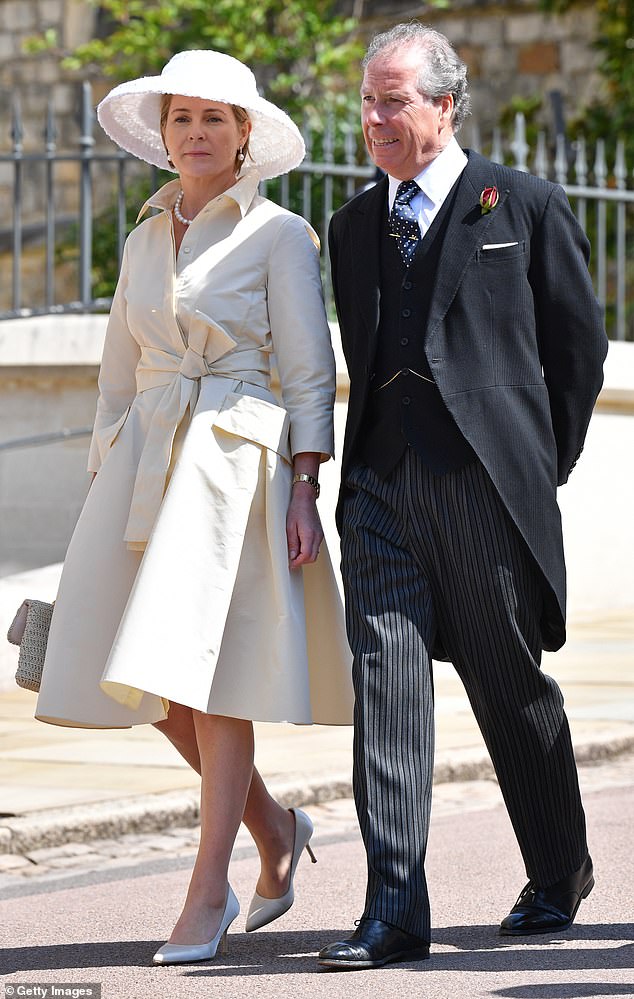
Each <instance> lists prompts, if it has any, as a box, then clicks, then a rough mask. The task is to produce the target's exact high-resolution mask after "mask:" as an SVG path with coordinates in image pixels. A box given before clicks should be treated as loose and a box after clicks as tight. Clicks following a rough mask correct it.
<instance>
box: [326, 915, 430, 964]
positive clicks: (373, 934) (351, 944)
mask: <svg viewBox="0 0 634 999" xmlns="http://www.w3.org/2000/svg"><path fill="white" fill-rule="evenodd" d="M428 957H429V944H428V943H427V942H426V941H425V940H421V938H420V937H415V936H412V934H411V933H405V931H404V930H399V929H398V928H397V927H396V926H390V925H389V924H388V923H384V922H382V921H381V920H380V919H368V918H366V917H364V918H363V919H360V920H359V925H358V926H357V928H356V930H355V931H354V933H353V934H352V936H351V937H350V938H349V939H348V940H341V941H340V942H339V943H332V944H328V946H327V947H324V949H323V950H321V951H320V952H319V957H318V958H317V961H318V964H320V965H321V966H322V967H324V968H339V969H341V970H342V971H344V970H346V969H350V970H354V969H355V968H380V967H382V965H384V964H389V963H390V961H425V960H426V959H427V958H428Z"/></svg>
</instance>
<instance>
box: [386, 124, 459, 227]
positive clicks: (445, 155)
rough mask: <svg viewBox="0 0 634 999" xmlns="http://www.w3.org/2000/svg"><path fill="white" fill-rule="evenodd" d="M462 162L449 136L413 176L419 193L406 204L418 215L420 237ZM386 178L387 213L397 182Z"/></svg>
mask: <svg viewBox="0 0 634 999" xmlns="http://www.w3.org/2000/svg"><path fill="white" fill-rule="evenodd" d="M466 165H467V157H466V156H465V154H464V153H463V151H462V149H461V148H460V146H459V145H458V143H457V141H456V139H455V138H453V137H452V138H451V139H450V140H449V142H448V144H447V145H446V146H445V148H444V149H443V150H442V152H441V153H439V154H438V156H437V157H436V159H435V160H433V161H432V162H431V163H430V164H429V166H426V167H425V169H424V170H421V172H420V173H419V174H418V176H417V177H414V178H413V179H414V180H415V181H416V183H417V184H418V186H419V187H420V194H415V195H414V197H413V198H412V200H411V201H410V205H411V207H412V211H414V213H415V214H416V215H417V216H418V224H419V226H420V232H421V236H424V235H425V233H426V232H427V230H428V229H429V227H430V225H431V224H432V222H433V221H434V218H435V217H436V215H437V214H438V212H439V211H440V208H441V206H442V203H443V201H444V200H445V198H446V197H447V195H448V194H449V192H450V190H451V188H452V187H453V186H454V184H455V183H456V181H457V180H458V177H459V176H460V174H461V173H462V171H463V170H464V168H465V167H466ZM388 180H389V189H388V211H390V212H391V211H392V207H393V205H394V199H395V198H396V192H397V190H398V186H399V184H400V183H401V181H400V180H397V179H396V178H395V177H389V176H388Z"/></svg>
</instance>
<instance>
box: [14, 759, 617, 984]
mask: <svg viewBox="0 0 634 999" xmlns="http://www.w3.org/2000/svg"><path fill="white" fill-rule="evenodd" d="M581 778H582V786H583V789H584V797H585V801H586V809H587V813H588V822H589V830H590V840H591V844H592V852H593V856H594V861H595V870H596V875H597V886H596V888H595V891H594V892H593V893H592V895H591V896H590V898H589V899H588V900H587V902H585V903H584V904H583V906H582V908H581V910H580V914H579V918H578V920H577V923H576V924H575V927H574V928H573V930H572V931H569V932H567V933H564V934H559V935H556V934H555V935H553V936H552V937H533V938H528V939H526V940H519V941H518V940H509V939H508V938H506V939H504V938H500V937H498V935H497V932H496V927H497V923H498V921H499V919H500V918H501V917H502V916H503V915H504V914H505V913H506V911H507V910H508V908H509V907H510V905H511V904H512V903H513V901H514V896H515V895H516V894H517V892H518V891H519V889H520V888H521V887H522V884H523V881H524V875H523V871H522V867H521V862H520V859H519V856H518V854H517V849H516V847H515V844H514V840H513V836H512V832H511V830H510V827H509V823H508V819H507V818H506V813H505V811H504V808H503V806H502V805H501V802H500V796H499V791H498V789H497V786H496V785H495V783H494V782H490V781H470V782H468V783H453V784H446V785H439V786H438V787H437V788H436V792H435V803H434V819H433V828H432V836H431V840H430V846H429V859H428V872H429V880H430V887H431V892H432V898H433V902H434V927H435V930H434V940H433V957H432V960H430V961H428V962H423V963H420V964H410V965H407V964H404V965H397V966H392V967H388V968H385V969H381V970H375V971H366V972H350V973H347V974H341V973H334V972H328V971H324V970H320V969H318V968H317V967H316V965H315V961H314V953H315V951H316V950H317V949H318V948H319V947H320V946H322V945H323V944H324V943H326V942H328V941H329V940H332V939H333V938H337V937H338V936H340V935H341V934H342V933H345V934H347V933H348V931H349V930H350V929H351V927H352V925H353V923H354V920H355V919H356V918H357V917H358V916H359V914H360V912H361V907H362V891H363V880H364V876H363V868H364V859H363V850H362V848H361V845H360V841H359V836H358V832H357V827H356V820H355V816H354V809H353V806H352V803H351V802H350V801H349V800H345V799H344V800H339V801H335V802H331V803H328V804H324V805H320V806H317V807H315V808H314V809H312V810H311V814H313V817H314V819H315V824H316V826H317V829H318V833H317V835H316V837H315V848H316V852H317V855H318V865H317V867H313V866H312V865H310V864H308V863H302V864H300V867H299V869H298V875H297V880H296V887H297V901H296V904H295V906H294V907H293V909H292V910H291V911H290V912H289V913H288V914H287V915H286V916H285V917H283V919H281V920H279V921H278V922H277V923H276V924H273V926H272V927H271V928H270V929H265V930H262V931H260V932H258V933H255V934H248V935H247V934H245V933H244V911H243V914H242V915H241V916H240V917H239V918H238V920H237V921H236V923H235V924H234V927H235V929H234V932H233V933H232V934H231V935H230V938H229V939H230V948H229V955H228V956H227V957H226V958H219V959H217V960H216V961H214V962H210V963H205V964H202V965H189V966H183V967H176V968H153V967H152V966H150V965H149V959H150V957H151V954H152V953H153V950H154V949H155V947H156V945H157V944H159V943H161V942H162V941H163V940H164V939H165V935H166V933H167V932H169V929H170V926H171V924H172V922H173V921H174V918H175V916H176V914H177V912H178V909H179V905H180V903H181V900H182V897H183V892H184V890H185V887H186V884H187V878H188V872H189V869H190V866H191V862H192V856H193V850H194V849H195V838H196V833H195V830H190V829H183V830H172V831H171V833H170V834H163V835H152V836H134V835H128V836H124V837H121V839H120V840H117V841H97V842H94V843H91V844H85V843H78V844H66V845H65V846H64V847H60V848H57V850H53V851H48V852H46V851H39V855H37V856H30V857H25V858H13V860H14V865H13V866H12V867H10V866H8V865H7V866H5V868H4V870H3V872H2V874H1V875H0V942H1V943H2V947H3V950H2V952H1V953H0V968H1V970H2V971H3V972H4V973H5V974H6V975H7V978H6V979H5V981H4V985H5V987H6V986H7V985H10V984H13V985H14V986H15V984H16V983H18V982H25V983H27V982H28V983H30V984H31V985H40V986H41V985H42V984H43V983H49V982H52V983H56V984H62V983H68V982H72V983H80V982H100V983H102V996H103V999H127V997H142V996H152V997H155V996H156V997H158V999H163V997H165V999H167V997H170V999H171V997H176V999H180V997H190V996H191V997H192V999H197V997H199V996H200V997H202V996H205V997H212V999H213V997H216V996H218V997H220V996H231V997H240V999H242V997H248V996H250V995H251V994H253V995H257V996H258V997H259V999H269V997H270V999H273V997H278V996H280V997H287V996H288V997H293V999H296V997H297V996H300V995H302V996H310V997H313V996H314V997H322V996H323V997H324V999H325V997H328V999H339V997H342V999H343V997H345V999H351V997H352V999H355V997H357V996H359V997H361V996H363V997H365V996H366V995H369V996H377V997H380V999H383V997H385V999H392V997H397V996H398V997H399V999H402V996H403V994H404V993H406V994H412V995H416V996H423V997H425V999H427V997H428V999H463V997H474V999H475V997H499V999H592V997H595V996H596V997H599V996H620V997H630V999H631V997H634V912H633V907H634V891H633V887H634V885H633V878H632V862H631V841H632V833H631V830H632V828H633V827H634V758H632V757H629V758H628V757H623V758H619V759H618V760H615V761H612V762H610V763H606V764H601V765H595V766H590V767H584V768H582V770H581ZM256 872H257V861H256V858H255V855H254V851H253V849H252V847H251V846H250V844H249V841H248V838H247V836H246V834H245V835H241V837H240V839H239V842H238V843H237V845H236V851H235V855H234V861H233V864H232V875H231V876H232V883H233V886H234V889H235V890H236V893H237V894H238V897H239V898H240V899H241V900H242V904H243V910H246V908H247V906H248V900H249V897H250V893H251V891H252V890H253V885H254V882H255V878H256ZM15 995H17V993H15Z"/></svg>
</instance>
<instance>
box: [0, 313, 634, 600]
mask: <svg viewBox="0 0 634 999" xmlns="http://www.w3.org/2000/svg"><path fill="white" fill-rule="evenodd" d="M104 331H105V317H103V316H66V317H64V318H59V319H58V318H55V317H53V316H45V317H42V318H40V319H29V320H26V319H25V320H22V319H12V320H8V321H5V322H3V323H0V427H2V431H1V432H0V441H3V440H6V439H7V438H9V437H17V436H26V435H28V434H36V433H42V432H45V431H50V430H57V429H60V428H61V427H64V426H66V427H77V426H86V425H89V424H91V422H92V420H93V417H94V410H95V401H96V375H97V364H98V362H99V358H100V356H101V349H102V344H103V335H104ZM333 344H334V347H335V356H336V360H337V402H336V406H335V440H336V448H337V454H338V455H339V456H340V454H341V444H342V441H343V431H344V424H345V416H346V407H347V392H348V380H347V376H346V373H345V362H344V359H343V353H342V350H341V345H340V343H339V336H338V330H337V328H336V327H335V326H333ZM87 451H88V440H87V439H86V438H84V439H82V440H79V441H75V442H68V443H64V444H54V445H49V446H45V447H37V448H29V449H28V450H19V451H8V452H7V451H5V452H3V451H0V578H2V576H4V575H7V574H8V573H10V572H19V571H21V570H23V569H28V568H31V567H34V566H39V565H45V564H47V563H50V562H57V561H60V560H62V559H63V557H64V553H65V551H66V547H67V545H68V541H69V539H70V535H71V533H72V530H73V527H74V524H75V522H76V519H77V516H78V515H79V511H80V509H81V505H82V503H83V500H84V497H85V495H86V490H87V487H88V481H89V477H88V475H87V473H86V460H87ZM633 452H634V344H630V343H611V344H610V350H609V352H608V357H607V362H606V366H605V384H604V387H603V390H602V392H601V395H600V397H599V401H598V404H597V409H596V412H595V414H594V417H593V419H592V421H591V424H590V431H589V433H588V438H587V441H586V446H585V449H584V453H583V455H582V457H581V460H580V461H579V465H578V467H577V468H576V469H575V471H574V473H573V475H572V476H571V477H570V481H569V482H568V483H567V484H566V485H565V486H564V487H563V488H562V489H561V490H560V491H559V502H560V505H561V510H562V518H563V525H564V536H565V543H566V557H567V562H568V581H569V587H568V599H569V608H570V614H571V617H573V618H577V619H578V618H582V617H583V616H584V614H586V613H594V612H596V611H599V612H601V611H602V610H605V609H606V608H612V609H617V608H622V607H627V606H630V607H631V605H632V595H633V593H634V570H633V569H632V551H634V518H633V517H632V510H633V509H634V464H632V462H631V461H630V462H628V461H625V462H624V461H623V455H630V454H632V453H633ZM320 481H321V484H322V495H321V498H320V500H319V507H320V512H321V515H322V519H323V523H324V529H325V531H326V534H327V537H328V543H329V545H330V547H331V550H332V551H333V553H334V560H335V563H337V561H338V560H337V554H336V553H337V551H338V547H337V546H338V538H337V534H336V530H335V526H334V509H335V503H336V497H337V491H338V485H339V464H338V460H335V461H329V462H327V463H326V464H325V465H323V466H322V469H321V471H320ZM31 595H32V596H36V594H31Z"/></svg>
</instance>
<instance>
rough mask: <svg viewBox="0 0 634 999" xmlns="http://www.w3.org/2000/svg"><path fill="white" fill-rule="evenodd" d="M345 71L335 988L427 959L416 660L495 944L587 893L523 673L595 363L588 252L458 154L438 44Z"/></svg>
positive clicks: (562, 766) (569, 224)
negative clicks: (462, 807) (341, 770)
mask: <svg viewBox="0 0 634 999" xmlns="http://www.w3.org/2000/svg"><path fill="white" fill-rule="evenodd" d="M364 69H365V73H364V77H363V84H362V88H361V101H362V124H363V133H364V137H365V141H366V144H367V147H368V150H369V152H370V155H371V156H372V159H373V160H374V162H375V163H376V165H377V166H378V167H380V168H381V169H382V170H384V171H385V173H386V174H387V175H388V176H387V177H385V178H384V179H383V180H382V181H380V182H379V183H378V184H377V185H376V187H375V188H373V189H372V190H369V191H366V192H363V193H362V194H360V195H359V196H357V197H356V198H355V199H354V200H352V201H351V202H350V203H348V204H347V205H345V206H344V207H343V208H342V209H340V210H339V211H338V212H336V213H335V215H334V217H333V219H332V224H331V228H330V236H329V239H330V253H331V260H332V272H333V287H334V293H335V301H336V305H337V312H338V316H339V322H340V326H341V334H342V339H343V346H344V352H345V355H346V360H347V364H348V369H349V373H350V404H349V413H348V422H347V428H346V438H345V444H344V455H343V485H342V492H341V498H340V504H339V510H338V515H339V526H340V530H341V536H342V566H343V576H344V586H345V592H346V604H347V621H348V632H349V640H350V644H351V647H352V651H353V653H354V682H355V694H356V708H355V748H354V790H355V800H356V805H357V811H358V815H359V821H360V826H361V831H362V835H363V839H364V844H365V848H366V852H367V861H368V885H367V894H366V902H365V909H364V912H363V916H362V918H361V920H360V921H359V924H358V926H357V929H356V931H355V932H354V933H353V934H352V936H351V937H350V938H349V939H347V940H344V941H340V942H338V943H334V944H331V945H329V946H327V947H326V948H325V949H324V950H322V952H321V953H320V955H319V963H320V964H322V965H325V966H327V967H332V968H342V969H343V968H366V967H376V966H380V965H383V964H386V963H387V962H389V961H396V960H403V959H407V960H411V959H423V958H425V957H428V956H429V941H430V913H429V901H428V896H427V888H426V883H425V873H424V858H425V849H426V843H427V834H428V825H429V810H430V801H431V785H432V769H433V691H432V673H431V656H432V651H433V653H434V655H435V656H436V657H437V658H438V657H444V658H447V659H450V660H451V661H452V662H453V664H454V666H455V668H456V670H457V672H458V674H459V675H460V677H461V679H462V681H463V683H464V685H465V688H466V690H467V693H468V696H469V699H470V701H471V704H472V707H473V710H474V712H475V715H476V718H477V720H478V723H479V725H480V728H481V730H482V734H483V736H484V739H485V742H486V744H487V747H488V749H489V752H490V754H491V758H492V760H493V763H494V766H495V770H496V773H497V777H498V780H499V784H500V787H501V790H502V793H503V795H504V800H505V802H506V805H507V808H508V811H509V815H510V818H511V821H512V823H513V827H514V830H515V833H516V836H517V839H518V842H519V846H520V849H521V852H522V856H523V859H524V862H525V865H526V870H527V875H528V877H529V879H530V880H529V883H528V885H527V886H526V888H525V889H524V891H523V892H522V894H521V896H520V898H519V899H518V902H517V904H516V905H515V906H514V908H513V909H512V911H511V912H510V914H509V915H508V916H506V918H505V919H504V920H503V922H502V925H501V932H502V933H503V934H528V933H540V932H550V931H553V930H560V929H565V928H566V927H567V926H569V925H570V924H571V923H572V920H573V919H574V916H575V914H576V911H577V908H578V905H579V903H580V901H581V899H582V898H585V897H586V896H587V895H588V894H589V892H590V891H591V889H592V887H593V884H594V881H593V876H592V863H591V860H590V857H589V855H588V848H587V844H586V836H585V819H584V813H583V808H582V805H581V799H580V795H579V787H578V782H577V773H576V768H575V763H574V758H573V751H572V745H571V740H570V733H569V730H568V723H567V720H566V716H565V714H564V711H563V699H562V696H561V693H560V691H559V689H558V687H557V685H556V684H555V683H554V681H553V680H552V679H551V678H550V677H548V676H546V675H544V674H543V673H542V672H541V670H540V668H539V664H540V659H541V650H542V649H550V650H554V649H557V648H559V647H560V646H561V645H562V644H563V642H564V640H565V623H564V613H565V567H564V556H563V546H562V535H561V523H560V515H559V510H558V507H557V501H556V487H557V485H558V484H559V485H561V484H563V483H564V482H566V480H567V478H568V475H569V474H570V471H571V469H572V467H573V465H574V464H575V462H576V460H577V458H578V457H579V454H580V452H581V449H582V445H583V441H584V437H585V433H586V430H587V426H588V422H589V420H590V415H591V413H592V408H593V405H594V402H595V400H596V397H597V394H598V392H599V389H600V387H601V383H602V364H603V360H604V357H605V353H606V347H607V341H606V337H605V333H604V331H603V326H602V321H601V314H600V309H599V306H598V304H597V301H596V299H595V297H594V294H593V291H592V285H591V281H590V277H589V274H588V269H587V260H588V253H589V247H588V242H587V240H586V238H585V236H584V234H583V232H582V231H581V229H580V227H579V225H578V223H577V221H576V220H575V218H574V216H573V214H572V212H571V210H570V207H569V205H568V202H567V200H566V196H565V194H564V192H563V190H562V189H561V188H560V187H557V186H555V185H553V184H550V183H548V182H547V181H544V180H541V179H538V178H535V177H530V176H527V175H525V174H522V173H519V172H517V171H514V170H511V169H509V168H507V167H504V166H501V165H499V164H495V163H492V162H489V161H488V160H486V159H484V158H483V157H481V156H479V155H478V154H476V153H474V152H470V151H467V152H466V153H465V152H463V151H462V149H461V148H460V146H459V145H458V143H457V142H456V140H455V138H454V133H455V132H456V131H457V129H458V128H459V126H460V125H461V123H462V121H463V120H464V117H465V115H466V114H467V113H468V95H467V82H466V67H465V66H464V64H463V63H462V62H461V61H460V60H459V58H458V57H457V55H456V53H455V52H454V50H453V49H452V47H451V45H450V44H449V42H448V41H447V39H446V38H445V37H444V36H443V35H440V34H438V33H437V32H435V31H432V30H430V29H427V28H425V27H423V26H422V25H420V24H417V23H414V24H408V25H398V26H397V27H395V28H393V29H392V30H391V31H389V32H386V33H384V34H382V35H379V36H377V37H376V38H375V39H374V40H373V42H372V43H371V45H370V48H369V50H368V53H367V55H366V57H365V60H364ZM412 180H413V181H415V183H414V184H411V183H408V182H411V181H412ZM421 237H422V238H421Z"/></svg>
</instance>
